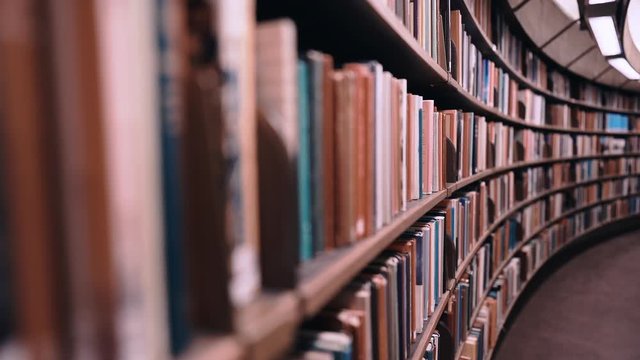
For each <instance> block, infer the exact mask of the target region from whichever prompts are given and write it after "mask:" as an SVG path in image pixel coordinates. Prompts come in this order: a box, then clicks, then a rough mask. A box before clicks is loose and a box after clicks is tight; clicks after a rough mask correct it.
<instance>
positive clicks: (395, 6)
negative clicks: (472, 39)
mask: <svg viewBox="0 0 640 360" xmlns="http://www.w3.org/2000/svg"><path fill="white" fill-rule="evenodd" d="M382 1H383V2H385V3H386V5H387V7H388V8H389V9H390V10H391V11H392V12H393V13H394V14H395V15H396V17H398V19H400V21H402V24H403V25H404V26H405V27H406V28H407V29H408V30H409V32H410V33H411V35H413V37H414V38H415V39H416V41H417V42H418V44H420V47H421V48H422V49H424V51H425V53H426V54H427V55H429V56H430V57H432V58H433V59H434V60H435V61H436V63H438V64H439V65H440V67H442V68H443V69H447V68H448V65H447V61H448V54H447V47H446V46H445V36H446V35H445V34H446V33H447V30H445V29H447V28H448V27H447V23H446V21H447V18H446V6H445V5H446V3H445V2H443V1H441V0H382Z"/></svg>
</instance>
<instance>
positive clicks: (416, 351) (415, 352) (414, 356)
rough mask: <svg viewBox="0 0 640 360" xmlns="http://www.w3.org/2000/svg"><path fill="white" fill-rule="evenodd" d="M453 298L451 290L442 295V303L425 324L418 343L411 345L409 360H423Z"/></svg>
mask: <svg viewBox="0 0 640 360" xmlns="http://www.w3.org/2000/svg"><path fill="white" fill-rule="evenodd" d="M450 297H451V289H449V290H448V291H446V292H445V293H444V294H442V297H441V298H440V302H439V303H438V306H436V309H435V311H434V312H433V314H432V315H431V317H430V318H429V320H428V321H426V322H425V325H424V330H423V332H422V333H421V334H420V335H419V336H418V339H417V340H416V342H414V343H413V344H412V345H411V349H410V351H409V354H410V355H409V356H408V359H411V360H422V358H423V355H424V352H425V350H426V348H427V345H428V344H429V338H430V337H431V334H433V332H434V331H436V327H437V326H438V321H440V317H442V314H443V313H444V310H445V308H446V307H447V304H448V303H449V298H450Z"/></svg>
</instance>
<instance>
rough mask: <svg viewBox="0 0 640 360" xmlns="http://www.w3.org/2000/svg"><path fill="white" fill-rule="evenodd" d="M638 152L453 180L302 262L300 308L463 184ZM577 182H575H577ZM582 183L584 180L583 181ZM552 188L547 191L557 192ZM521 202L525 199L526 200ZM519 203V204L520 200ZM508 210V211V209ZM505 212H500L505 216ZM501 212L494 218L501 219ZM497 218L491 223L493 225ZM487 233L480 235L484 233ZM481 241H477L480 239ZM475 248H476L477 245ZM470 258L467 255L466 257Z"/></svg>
mask: <svg viewBox="0 0 640 360" xmlns="http://www.w3.org/2000/svg"><path fill="white" fill-rule="evenodd" d="M637 156H640V153H629V154H616V155H594V156H578V157H571V158H559V159H544V160H537V161H531V162H520V163H515V164H511V165H509V166H505V167H501V168H497V169H490V170H486V171H483V172H481V173H478V174H475V175H473V176H470V177H468V178H466V179H462V180H460V181H458V182H456V183H453V184H448V186H447V188H446V189H445V190H442V191H439V192H438V193H436V194H431V195H428V196H427V197H425V198H424V199H420V200H415V201H413V202H412V203H410V205H409V206H408V209H407V210H406V211H404V212H402V213H401V214H399V215H398V216H397V217H396V218H395V219H394V220H393V221H392V222H391V223H390V224H387V225H386V226H384V227H383V228H382V229H380V230H379V231H378V232H377V233H376V234H374V235H372V236H370V237H369V238H366V239H363V240H360V241H358V242H357V243H355V244H353V245H350V246H346V247H343V248H338V249H334V250H332V251H330V252H327V253H325V254H321V255H320V256H318V257H317V258H315V259H312V260H310V261H308V262H306V263H303V264H302V266H301V268H300V272H299V278H300V282H299V286H298V288H297V292H298V294H299V296H300V297H301V301H302V309H303V313H304V315H305V316H312V315H314V314H316V313H317V312H318V311H320V309H321V308H322V307H323V306H324V305H325V304H326V303H327V302H328V301H329V300H330V299H331V298H332V297H333V296H335V295H336V294H337V293H338V291H339V290H340V289H341V288H343V287H344V286H345V285H346V284H347V283H348V282H349V281H350V280H351V279H352V278H353V277H354V276H355V275H356V274H358V272H359V271H360V270H361V269H362V268H364V267H365V266H366V265H367V264H368V263H369V262H370V261H371V260H372V259H373V258H374V257H375V256H376V255H377V254H379V253H380V252H381V251H382V250H384V249H385V248H386V247H387V246H388V245H389V244H390V243H391V242H392V241H393V240H395V238H397V237H398V236H399V235H400V234H402V232H403V231H404V230H405V229H406V228H408V227H409V226H410V225H411V224H413V223H414V222H415V221H416V220H418V219H419V218H420V217H421V216H423V215H424V214H425V213H427V212H428V211H429V210H431V209H432V208H434V207H435V206H436V205H437V204H438V203H439V202H440V201H442V200H444V199H446V198H447V197H449V196H451V195H452V194H453V193H454V192H455V191H458V190H460V189H462V188H464V187H466V186H469V185H471V184H474V183H476V182H479V181H481V180H485V179H488V178H491V177H494V176H497V175H500V174H503V173H506V172H509V171H511V170H516V169H521V168H529V167H536V166H542V165H548V164H553V163H562V162H575V161H581V160H589V159H606V158H618V157H637ZM576 185H577V184H576ZM582 185H584V184H582ZM557 191H561V190H560V189H558V190H555V191H553V190H551V191H550V192H551V193H553V192H557ZM532 201H533V200H532ZM523 203H528V200H525V201H524V202H523ZM518 206H522V205H521V204H519V205H518ZM510 214H511V212H510ZM506 215H507V214H505V215H503V216H506ZM503 216H501V217H500V219H498V220H496V222H497V221H502V220H503ZM496 222H494V223H493V224H491V226H490V227H489V229H492V228H493V227H494V226H497V225H495V224H496ZM484 236H486V234H485V235H483V237H484ZM480 242H481V241H478V243H480ZM476 250H477V249H476ZM468 261H470V259H468Z"/></svg>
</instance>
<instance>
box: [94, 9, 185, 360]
mask: <svg viewBox="0 0 640 360" xmlns="http://www.w3.org/2000/svg"><path fill="white" fill-rule="evenodd" d="M157 5H158V4H156V2H155V1H153V0H145V1H130V0H120V1H111V2H101V1H97V2H95V13H96V14H97V16H96V25H97V26H96V29H97V31H96V35H97V36H96V38H97V39H96V43H97V47H98V49H97V50H98V51H97V54H98V57H99V59H100V61H99V62H98V64H99V67H98V74H99V79H100V80H101V81H100V92H99V93H100V95H101V96H100V99H99V101H100V102H101V103H102V106H101V107H100V108H99V109H100V110H101V114H100V116H101V118H102V121H103V124H104V125H103V129H104V144H105V159H106V162H105V165H106V181H107V186H106V196H107V204H108V214H107V216H106V219H108V221H109V223H108V226H109V231H108V234H109V236H110V239H109V242H110V248H111V249H110V252H111V259H112V261H113V263H112V265H111V266H112V269H113V271H114V276H115V278H114V285H115V286H114V300H115V301H114V305H115V309H114V310H115V312H114V314H113V315H114V316H113V319H114V322H115V339H116V345H117V346H116V349H117V350H116V354H117V355H116V357H119V358H122V359H134V358H136V357H139V356H140V354H146V355H147V356H149V358H161V357H166V356H167V355H168V354H169V346H167V344H168V332H167V328H168V321H167V316H166V304H165V299H166V290H165V274H164V270H165V263H164V256H163V245H164V244H163V242H162V235H161V234H162V212H161V201H160V199H161V182H160V178H159V176H158V175H159V174H160V173H161V169H160V166H159V165H160V159H161V156H160V151H159V150H160V149H161V146H160V126H159V124H160V121H159V119H160V118H161V117H160V112H161V111H166V113H165V114H164V115H165V116H169V117H172V118H171V119H167V120H165V121H170V122H172V124H171V125H172V126H176V127H177V126H180V125H179V124H177V122H179V121H180V118H179V109H178V108H177V107H179V102H178V101H173V102H172V105H174V106H176V108H170V106H171V105H165V106H164V107H163V108H162V109H161V107H160V103H161V102H160V100H161V98H160V93H159V92H158V91H157V90H156V89H157V84H158V80H157V74H158V73H161V74H162V75H163V77H164V79H163V80H165V81H166V83H164V84H163V85H165V84H166V85H167V86H175V87H176V88H179V86H178V85H177V84H176V81H177V80H176V78H178V77H179V76H180V75H181V69H179V68H178V67H180V66H181V64H180V63H179V62H176V63H168V61H167V59H166V58H163V57H166V56H175V52H179V50H178V49H177V45H176V43H177V40H178V39H176V38H175V37H173V36H172V35H173V34H172V33H171V30H172V29H170V27H171V26H176V27H179V26H180V21H182V19H181V18H179V15H178V14H179V10H180V9H181V6H180V4H179V2H178V1H167V3H162V4H160V6H161V8H160V9H159V11H160V12H161V14H162V17H163V23H162V24H160V29H159V32H162V34H161V35H160V36H163V38H164V40H166V41H165V42H164V45H165V47H164V48H160V49H157V48H156V37H157V36H158V33H157V32H158V31H157V30H156V29H157V27H156V24H155V15H154V10H155V9H156V6H157ZM173 15H175V16H178V18H173V19H172V18H170V17H171V16H173ZM165 21H166V22H165ZM170 21H174V23H171V24H170V23H168V22H170ZM134 29H135V30H134ZM132 32H135V33H136V36H131V33H132ZM158 50H159V51H158ZM134 52H135V53H136V54H137V56H136V57H134V58H132V57H131V56H130V54H131V53H134ZM175 58H179V57H175ZM159 60H160V61H159ZM161 63H162V66H161ZM163 90H164V92H163V95H165V96H168V93H169V91H167V90H166V89H163ZM172 90H174V89H172ZM174 91H175V90H174ZM162 100H164V101H167V100H169V101H171V100H174V99H167V98H164V99H162Z"/></svg>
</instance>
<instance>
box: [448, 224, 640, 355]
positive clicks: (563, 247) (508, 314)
mask: <svg viewBox="0 0 640 360" xmlns="http://www.w3.org/2000/svg"><path fill="white" fill-rule="evenodd" d="M633 220H640V215H639V214H634V215H630V216H627V217H624V218H620V219H614V220H610V221H607V222H604V223H602V224H599V225H598V226H595V227H592V228H590V229H587V230H585V231H584V232H582V233H580V234H578V235H576V236H574V237H573V238H571V239H569V240H567V242H566V243H564V244H563V245H561V246H560V247H559V248H558V249H556V250H555V251H554V252H553V253H552V254H550V255H549V257H548V258H547V259H546V260H545V261H544V262H543V263H542V264H540V266H538V268H536V269H535V270H534V271H533V273H531V275H530V276H529V278H528V279H527V280H526V281H524V282H523V283H522V285H521V286H520V289H519V291H518V295H517V296H516V298H515V299H514V300H513V301H512V302H511V304H510V305H509V307H508V308H507V310H506V311H505V313H504V315H503V319H504V321H503V325H504V324H506V323H508V322H509V319H510V317H511V315H512V312H513V310H514V308H515V307H516V305H517V304H518V303H519V301H521V299H522V298H521V295H522V294H523V293H524V291H525V289H526V288H527V286H528V285H529V284H530V283H531V282H532V280H533V279H534V278H535V277H536V275H537V274H539V272H540V270H541V269H542V268H544V267H545V265H546V264H548V263H549V262H550V260H551V259H553V258H555V257H556V256H558V255H559V254H561V253H562V252H563V250H566V249H567V248H568V247H569V246H572V245H575V243H576V242H578V241H579V240H581V239H584V238H587V237H590V236H592V235H593V234H595V233H596V232H599V231H602V230H604V229H606V228H610V227H616V226H619V225H620V224H622V223H625V222H630V221H633ZM523 243H526V242H524V241H523ZM515 253H517V251H514V254H515ZM499 273H500V272H499V271H498V272H497V273H496V274H499ZM493 281H495V276H494V278H493V279H492V280H491V282H490V283H492V282H493ZM486 296H487V294H485V295H484V296H483V297H482V298H481V299H480V300H479V302H478V303H479V304H481V303H482V302H483V301H484V299H485V298H486ZM476 316H477V311H476V312H474V315H473V316H472V317H471V319H472V321H473V319H475V317H476ZM499 331H500V336H502V335H503V334H504V326H503V327H501V328H500V329H499ZM499 343H500V339H498V345H497V346H496V347H494V348H492V349H491V350H490V351H489V352H487V354H486V355H485V356H484V359H485V360H490V359H492V357H493V355H494V350H495V349H496V348H497V347H498V346H499ZM461 348H462V347H461ZM461 348H460V349H458V352H457V353H456V356H455V359H459V358H460V352H461Z"/></svg>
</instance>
